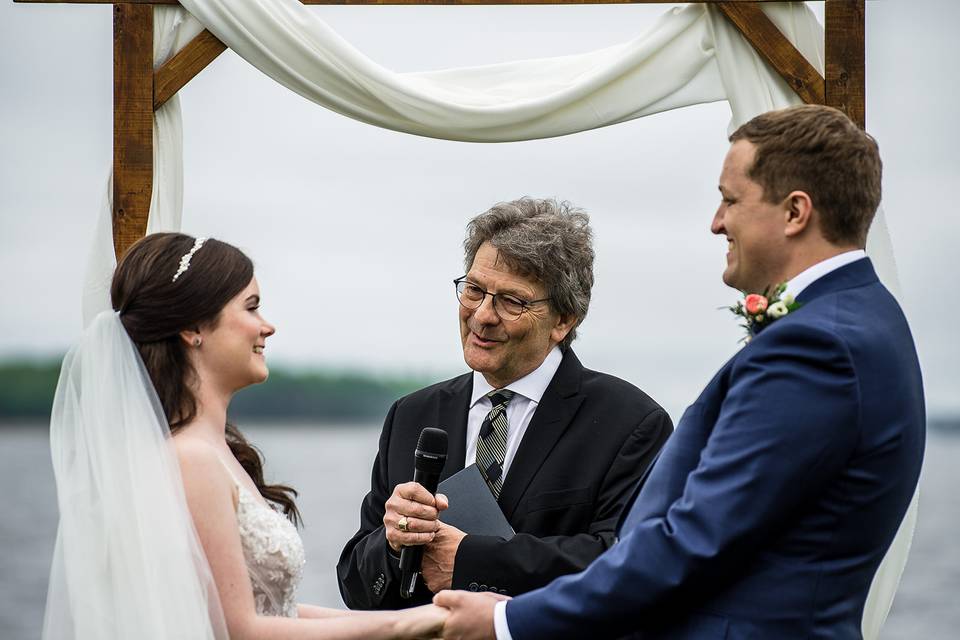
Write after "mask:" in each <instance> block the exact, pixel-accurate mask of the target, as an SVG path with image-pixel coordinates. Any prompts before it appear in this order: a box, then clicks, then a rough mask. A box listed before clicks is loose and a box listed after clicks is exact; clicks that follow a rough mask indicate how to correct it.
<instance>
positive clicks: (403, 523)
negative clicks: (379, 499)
mask: <svg viewBox="0 0 960 640" xmlns="http://www.w3.org/2000/svg"><path fill="white" fill-rule="evenodd" d="M397 529H400V531H403V532H404V533H406V532H407V516H400V519H399V520H397Z"/></svg>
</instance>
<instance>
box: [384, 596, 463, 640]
mask: <svg viewBox="0 0 960 640" xmlns="http://www.w3.org/2000/svg"><path fill="white" fill-rule="evenodd" d="M449 613H450V612H449V611H447V610H446V609H444V608H442V607H438V606H436V605H433V604H427V605H424V606H422V607H415V608H413V609H407V610H405V611H398V612H397V614H398V615H399V619H398V624H397V632H398V637H399V638H405V639H409V640H427V639H430V638H440V637H441V636H442V635H443V623H444V621H446V619H447V616H448V615H449Z"/></svg>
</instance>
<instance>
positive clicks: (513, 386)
mask: <svg viewBox="0 0 960 640" xmlns="http://www.w3.org/2000/svg"><path fill="white" fill-rule="evenodd" d="M562 360H563V354H562V353H561V352H560V347H554V348H553V349H551V350H550V353H548V354H547V357H546V358H544V359H543V362H541V363H540V366H539V367H537V368H536V369H534V370H533V371H531V372H530V373H528V374H527V375H525V376H523V377H522V378H520V379H519V380H517V381H515V382H511V383H510V384H508V385H507V386H506V387H504V388H506V389H509V390H510V391H513V392H514V393H518V394H520V395H521V396H523V397H524V398H527V399H529V400H531V401H533V402H536V403H539V402H540V399H541V398H542V397H543V394H544V392H545V391H546V390H547V387H548V386H549V385H550V381H551V380H553V376H554V375H555V374H556V373H557V369H559V368H560V362H561V361H562ZM491 391H496V389H494V388H493V387H491V386H490V383H489V382H487V379H486V378H484V377H483V374H482V373H480V372H479V371H474V372H473V394H472V395H471V397H470V407H471V408H472V407H473V406H474V405H475V404H477V401H479V400H480V399H481V398H483V397H484V396H485V395H487V394H488V393H490V392H491Z"/></svg>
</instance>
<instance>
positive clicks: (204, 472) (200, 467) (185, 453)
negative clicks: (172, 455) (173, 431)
mask: <svg viewBox="0 0 960 640" xmlns="http://www.w3.org/2000/svg"><path fill="white" fill-rule="evenodd" d="M171 441H172V443H173V450H174V451H175V452H176V454H177V462H179V464H180V473H181V475H182V476H183V480H184V484H187V485H189V484H192V483H194V482H196V483H198V484H200V485H205V484H207V483H210V484H211V485H212V486H211V487H210V488H219V489H223V488H229V487H230V486H231V485H232V481H231V478H230V474H229V472H228V471H227V468H226V467H225V466H224V464H223V462H222V461H221V459H220V454H219V453H218V452H217V449H216V447H214V446H213V445H212V444H210V443H209V442H206V441H205V440H203V439H202V438H196V437H192V436H190V435H188V434H182V435H181V434H177V435H175V436H173V438H171Z"/></svg>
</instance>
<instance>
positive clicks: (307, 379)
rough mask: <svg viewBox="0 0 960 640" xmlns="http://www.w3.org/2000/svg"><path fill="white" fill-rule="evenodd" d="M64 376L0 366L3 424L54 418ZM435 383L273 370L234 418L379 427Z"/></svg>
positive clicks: (53, 370) (41, 366) (24, 365)
mask: <svg viewBox="0 0 960 640" xmlns="http://www.w3.org/2000/svg"><path fill="white" fill-rule="evenodd" d="M59 375H60V361H59V360H57V361H44V362H32V361H18V362H5V363H0V421H3V422H17V421H43V420H46V419H47V418H49V416H50V407H51V406H52V404H53V393H54V390H55V389H56V387H57V379H58V377H59ZM431 382H434V380H430V379H427V378H414V377H389V376H378V375H373V374H364V373H334V372H302V373H301V372H292V371H285V370H283V369H281V368H278V367H276V366H274V367H271V370H270V378H269V380H267V381H266V382H265V383H263V384H259V385H255V386H252V387H249V388H247V389H244V390H243V391H240V392H239V393H238V394H237V395H236V397H235V398H234V400H233V402H232V403H231V405H230V416H231V418H235V419H238V420H243V419H249V418H253V419H257V420H260V419H264V420H276V419H280V420H301V419H306V420H311V421H313V420H319V421H327V422H332V421H337V422H352V421H358V422H359V421H364V422H369V421H376V422H379V421H381V420H382V419H383V417H384V415H386V412H387V410H388V409H389V408H390V404H391V403H392V402H393V401H394V400H396V399H397V398H399V397H401V396H403V395H405V394H407V393H410V392H411V391H413V390H415V389H418V388H420V387H423V386H425V385H427V384H430V383H431Z"/></svg>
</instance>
